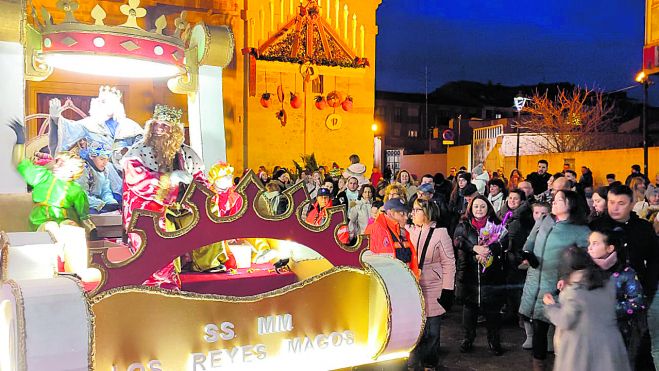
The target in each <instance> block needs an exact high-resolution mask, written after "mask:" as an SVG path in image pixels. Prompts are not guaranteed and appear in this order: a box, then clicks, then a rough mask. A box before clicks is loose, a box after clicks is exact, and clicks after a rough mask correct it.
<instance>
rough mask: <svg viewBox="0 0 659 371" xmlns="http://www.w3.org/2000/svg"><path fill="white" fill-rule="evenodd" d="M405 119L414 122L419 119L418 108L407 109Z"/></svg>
mask: <svg viewBox="0 0 659 371" xmlns="http://www.w3.org/2000/svg"><path fill="white" fill-rule="evenodd" d="M407 117H409V118H410V119H412V121H416V119H417V118H418V117H419V107H407Z"/></svg>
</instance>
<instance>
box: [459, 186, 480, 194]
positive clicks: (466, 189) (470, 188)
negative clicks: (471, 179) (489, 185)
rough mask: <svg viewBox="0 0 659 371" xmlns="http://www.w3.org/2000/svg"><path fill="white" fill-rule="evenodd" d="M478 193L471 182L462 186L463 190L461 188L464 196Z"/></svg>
mask: <svg viewBox="0 0 659 371" xmlns="http://www.w3.org/2000/svg"><path fill="white" fill-rule="evenodd" d="M475 193H476V194H478V189H477V188H476V186H475V185H474V184H473V183H469V184H467V185H466V186H465V187H464V190H462V194H463V195H464V196H471V195H473V194H475Z"/></svg>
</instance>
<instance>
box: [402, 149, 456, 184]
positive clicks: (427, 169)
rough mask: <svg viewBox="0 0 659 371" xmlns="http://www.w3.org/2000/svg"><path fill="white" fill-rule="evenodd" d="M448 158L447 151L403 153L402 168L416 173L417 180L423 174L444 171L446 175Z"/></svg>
mask: <svg viewBox="0 0 659 371" xmlns="http://www.w3.org/2000/svg"><path fill="white" fill-rule="evenodd" d="M446 159H447V155H446V154H445V153H438V154H426V155H403V156H401V158H400V168H401V169H405V170H407V171H409V172H410V174H413V175H416V178H417V180H421V177H422V176H423V174H433V175H434V174H435V173H442V174H444V175H446Z"/></svg>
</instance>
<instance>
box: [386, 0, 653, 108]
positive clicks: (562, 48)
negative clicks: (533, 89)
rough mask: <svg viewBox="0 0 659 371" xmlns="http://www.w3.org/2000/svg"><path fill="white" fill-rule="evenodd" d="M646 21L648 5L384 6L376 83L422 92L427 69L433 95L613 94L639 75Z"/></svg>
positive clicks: (535, 1)
mask: <svg viewBox="0 0 659 371" xmlns="http://www.w3.org/2000/svg"><path fill="white" fill-rule="evenodd" d="M644 19H645V1H644V0H578V1H575V0H549V1H540V0H527V1H511V0H453V1H449V0H382V4H381V5H380V7H379V9H378V13H377V22H378V26H379V35H378V36H377V61H376V76H377V79H376V86H377V89H379V90H388V91H400V92H423V91H424V69H425V66H427V67H428V71H429V75H430V82H429V90H430V91H432V90H433V89H434V88H436V87H438V86H440V85H442V84H444V83H446V82H449V81H455V80H474V81H481V82H488V81H492V82H493V83H501V84H504V85H518V84H535V83H538V82H558V81H567V82H572V83H576V84H579V85H587V86H588V87H597V88H599V89H602V90H605V91H612V90H616V89H620V88H623V87H626V86H629V85H632V84H633V83H634V76H635V75H636V72H638V71H639V70H640V68H641V63H642V59H641V58H642V48H643V41H644V32H645V31H644ZM656 89H657V87H655V88H654V89H652V88H651V89H650V92H651V93H650V94H651V96H652V95H655V94H653V93H652V90H656ZM641 90H642V89H632V90H631V91H629V93H630V95H631V96H633V97H637V98H640V97H641Z"/></svg>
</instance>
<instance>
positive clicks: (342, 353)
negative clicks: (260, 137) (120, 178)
mask: <svg viewBox="0 0 659 371" xmlns="http://www.w3.org/2000/svg"><path fill="white" fill-rule="evenodd" d="M236 191H237V192H238V194H239V195H240V197H241V198H243V203H242V207H241V209H240V210H239V211H238V213H237V214H235V215H231V216H228V217H221V218H218V217H216V216H215V215H214V214H213V213H210V212H209V203H210V200H211V198H212V196H213V195H214V193H213V192H212V191H210V190H209V189H207V188H206V187H205V186H203V185H201V184H198V183H193V185H191V186H190V187H189V188H188V190H187V192H186V195H185V196H184V201H183V202H184V203H185V204H186V205H188V206H189V207H190V210H192V218H191V222H190V223H189V224H188V225H186V226H185V227H184V228H183V229H180V230H177V231H173V232H165V231H164V230H162V229H161V228H160V227H159V226H158V223H157V220H158V218H159V217H160V215H157V214H154V213H151V212H148V211H142V210H138V211H136V214H135V215H134V218H133V221H132V223H131V225H130V226H129V231H132V232H136V233H138V234H140V235H141V236H142V241H143V245H142V246H141V248H140V250H139V251H138V253H137V254H136V255H133V256H132V257H130V258H128V259H126V260H123V261H113V256H112V255H113V254H115V255H116V251H114V250H116V249H121V248H120V247H107V246H106V247H104V248H99V249H90V250H89V267H91V268H96V269H98V270H99V271H100V275H101V279H100V282H97V283H93V282H91V283H90V282H81V281H80V280H78V279H77V278H75V277H73V276H69V275H64V276H62V275H57V274H55V275H53V271H54V270H53V267H55V266H56V254H52V253H51V254H44V253H43V251H44V249H47V248H48V247H45V246H48V245H47V244H46V245H43V244H39V245H35V246H31V245H22V246H21V245H18V246H14V245H13V244H12V243H11V241H12V236H11V235H10V236H9V237H7V236H6V235H5V236H3V248H2V278H3V283H2V286H1V289H0V316H1V317H0V318H1V321H0V335H1V337H2V340H1V342H0V352H1V353H0V354H2V357H1V358H0V359H2V361H1V363H0V365H1V366H2V370H44V369H48V370H83V369H95V370H224V369H255V370H257V369H258V370H264V369H274V370H283V369H305V370H312V369H326V370H331V369H340V368H345V367H349V366H356V365H362V364H368V363H373V362H380V361H383V360H391V359H401V358H405V357H407V355H408V353H409V351H410V350H411V349H412V348H413V347H414V345H415V344H416V342H417V340H418V338H419V336H420V332H421V329H422V327H423V321H424V318H425V316H424V310H423V299H422V296H421V291H420V288H419V286H418V284H417V282H416V280H415V278H414V275H413V274H412V272H411V271H409V269H408V268H407V267H406V266H405V265H404V264H403V263H401V262H400V261H398V260H395V259H392V258H390V257H387V256H379V255H375V254H372V253H370V251H368V240H367V239H361V238H360V239H359V240H358V242H357V244H356V245H354V246H346V245H343V244H342V243H341V242H339V241H338V239H337V238H336V233H337V231H338V229H339V228H340V227H341V226H342V225H345V223H346V217H345V214H344V212H343V209H342V208H340V207H336V208H333V209H332V210H331V211H330V217H329V218H328V219H327V220H326V221H325V223H323V224H322V225H320V226H311V225H309V224H307V223H306V222H305V221H304V218H302V217H301V213H302V210H303V209H304V207H305V206H306V204H307V203H308V202H309V200H308V194H307V193H306V191H304V189H303V187H302V186H301V185H298V186H295V187H293V188H290V189H289V190H287V191H286V192H285V197H287V198H288V199H289V205H290V206H289V208H288V209H287V211H286V212H285V213H284V214H282V215H276V216H269V215H264V213H263V210H262V209H261V208H260V207H259V206H258V200H259V197H261V195H262V193H263V192H264V189H263V187H262V185H261V183H260V181H259V180H258V179H257V178H256V177H255V176H254V174H253V173H251V172H250V173H248V174H247V175H246V176H245V177H243V179H242V181H241V182H240V183H239V184H238V186H237V188H236ZM15 238H16V239H17V240H20V238H21V236H15ZM236 239H243V240H247V241H250V240H254V239H260V240H261V242H262V243H263V242H265V243H267V244H268V246H269V250H271V260H270V261H268V263H267V264H252V263H251V259H250V262H249V263H248V264H247V266H245V265H243V266H242V267H241V268H237V269H234V270H230V271H229V272H226V273H221V274H213V275H210V274H193V273H189V274H182V275H181V280H182V282H183V288H182V290H181V291H179V292H176V291H170V290H164V289H159V288H153V287H146V286H142V285H141V283H142V282H144V280H146V279H147V278H148V277H149V275H150V274H151V272H153V271H155V270H157V269H158V268H159V267H162V266H164V265H165V264H167V262H169V261H171V260H172V259H174V258H176V257H178V256H181V255H185V254H186V253H189V252H191V251H192V250H193V249H195V248H198V247H200V246H205V245H208V244H211V243H215V242H218V241H233V240H236ZM250 256H251V251H250ZM282 261H284V262H285V263H283V264H281V263H280V262H282ZM273 263H280V264H279V266H277V264H273ZM35 267H41V269H35ZM287 268H288V269H287ZM12 272H14V273H12ZM12 274H14V275H16V276H17V277H20V279H19V278H16V279H13V278H12ZM90 284H91V285H90ZM85 288H87V289H88V290H89V291H88V292H85ZM209 292H212V293H209Z"/></svg>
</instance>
